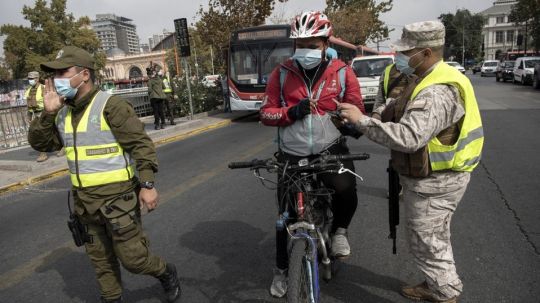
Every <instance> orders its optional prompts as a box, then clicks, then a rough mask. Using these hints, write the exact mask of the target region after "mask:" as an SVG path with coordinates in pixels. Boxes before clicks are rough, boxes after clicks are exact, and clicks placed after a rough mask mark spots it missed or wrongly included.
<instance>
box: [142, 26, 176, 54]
mask: <svg viewBox="0 0 540 303" xmlns="http://www.w3.org/2000/svg"><path fill="white" fill-rule="evenodd" d="M171 34H172V32H169V31H168V30H166V29H164V30H163V33H161V34H154V35H152V36H151V37H148V46H149V47H150V49H153V48H154V47H156V45H158V44H159V43H160V42H161V41H162V40H163V39H165V38H167V37H168V36H170V35H171Z"/></svg>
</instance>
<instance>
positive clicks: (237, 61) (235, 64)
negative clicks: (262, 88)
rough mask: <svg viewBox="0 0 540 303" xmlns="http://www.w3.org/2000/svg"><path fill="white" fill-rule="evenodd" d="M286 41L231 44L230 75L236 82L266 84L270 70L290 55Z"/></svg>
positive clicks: (290, 46)
mask: <svg viewBox="0 0 540 303" xmlns="http://www.w3.org/2000/svg"><path fill="white" fill-rule="evenodd" d="M292 51H293V50H292V45H291V43H286V42H264V43H242V44H238V45H232V46H231V53H230V56H231V60H230V62H231V65H230V77H231V80H232V81H234V82H235V83H237V84H244V85H266V82H268V77H269V75H270V73H271V72H272V70H273V69H274V68H275V67H276V66H277V65H278V64H279V63H281V62H283V61H285V60H286V59H287V58H289V57H291V56H292Z"/></svg>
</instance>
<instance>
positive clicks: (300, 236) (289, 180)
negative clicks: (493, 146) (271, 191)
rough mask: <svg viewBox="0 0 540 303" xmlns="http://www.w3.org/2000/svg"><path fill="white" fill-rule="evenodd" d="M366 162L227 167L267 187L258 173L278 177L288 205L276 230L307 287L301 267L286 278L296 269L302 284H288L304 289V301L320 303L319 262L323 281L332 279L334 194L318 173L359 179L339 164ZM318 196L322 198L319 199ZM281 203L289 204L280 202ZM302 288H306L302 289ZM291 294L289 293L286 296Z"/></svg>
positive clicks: (337, 158)
mask: <svg viewBox="0 0 540 303" xmlns="http://www.w3.org/2000/svg"><path fill="white" fill-rule="evenodd" d="M368 158H369V155H368V154H354V155H319V156H318V157H317V158H315V159H313V160H312V161H308V160H307V159H301V160H300V161H299V162H298V164H290V163H289V162H286V163H281V162H278V161H275V160H273V159H267V160H257V159H254V160H252V161H250V162H232V163H230V164H229V168H231V169H236V168H250V169H252V170H253V171H254V174H255V176H256V177H257V178H258V179H260V180H261V182H262V183H263V185H264V186H266V185H265V182H266V181H268V182H271V183H274V184H276V183H275V182H272V181H270V180H268V179H266V178H264V177H262V176H261V175H260V173H259V170H260V169H265V170H267V171H268V172H277V173H278V183H277V184H278V188H280V186H282V187H281V189H282V190H283V193H280V191H281V190H279V191H278V193H280V194H279V197H278V202H286V203H287V204H285V207H284V211H283V213H282V214H280V217H279V219H278V220H277V222H276V226H277V227H279V228H286V230H287V233H288V234H289V236H290V237H289V241H288V242H289V243H288V246H289V250H288V251H289V257H290V258H289V259H291V256H292V255H294V256H295V260H300V259H299V258H301V262H302V264H304V263H305V264H304V265H305V271H306V273H305V276H307V277H306V278H307V281H308V282H309V285H305V284H302V281H303V279H302V278H301V277H303V276H304V273H303V272H304V269H303V268H297V266H296V264H300V263H298V262H293V263H290V264H289V275H292V273H291V270H292V267H295V268H296V270H294V271H293V272H295V273H297V274H296V276H297V277H298V278H299V279H302V280H297V279H294V280H289V282H290V283H291V281H300V285H301V287H302V288H301V292H302V293H303V294H306V293H305V292H304V291H305V290H306V288H307V292H308V293H307V297H308V299H309V302H310V303H319V302H320V285H319V259H320V260H321V264H322V276H323V278H324V279H325V280H329V279H331V276H332V271H331V260H330V258H329V257H328V247H327V243H328V242H329V235H328V231H329V227H330V225H331V222H332V217H333V216H331V212H330V210H329V209H330V203H331V195H332V194H333V191H332V190H330V189H328V188H326V187H325V186H324V185H322V186H321V182H320V180H318V178H317V175H318V174H321V173H337V174H341V173H351V174H353V175H354V176H356V177H358V178H360V179H361V177H360V176H359V175H357V174H356V173H354V172H353V171H351V170H349V169H346V168H344V166H343V163H342V161H354V160H367V159H368ZM321 196H324V197H325V198H324V199H322V198H321ZM280 199H289V200H285V201H282V200H280ZM291 202H293V203H291ZM319 202H321V203H322V205H321V203H319ZM280 209H281V208H280ZM289 210H292V211H294V212H295V213H296V217H295V218H292V219H294V222H291V221H292V220H290V219H291V218H289V213H288V211H289ZM317 211H318V212H319V213H317ZM295 240H302V241H305V244H306V245H305V246H295V243H303V242H294V241H295ZM292 249H294V252H293V251H291V250H292ZM298 273H300V274H298ZM289 277H290V276H289ZM306 284H308V283H306ZM296 285H298V284H296ZM304 286H307V287H305V288H304ZM297 287H298V286H297ZM290 288H292V286H290ZM295 289H296V288H295ZM291 290H292V289H289V294H288V296H289V295H290V291H291ZM293 298H295V297H293ZM303 298H305V297H303Z"/></svg>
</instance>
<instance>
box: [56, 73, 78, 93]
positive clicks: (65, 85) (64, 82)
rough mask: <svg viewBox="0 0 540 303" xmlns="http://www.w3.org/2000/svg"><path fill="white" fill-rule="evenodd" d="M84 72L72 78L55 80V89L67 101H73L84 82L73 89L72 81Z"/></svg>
mask: <svg viewBox="0 0 540 303" xmlns="http://www.w3.org/2000/svg"><path fill="white" fill-rule="evenodd" d="M82 72H83V71H80V72H78V73H77V74H76V75H74V76H73V77H71V78H54V87H55V88H56V92H57V93H58V94H59V95H60V96H62V97H64V98H66V99H73V98H74V97H75V95H77V91H78V90H79V87H81V85H82V84H83V83H84V81H83V82H81V84H79V86H77V87H71V84H70V81H71V79H73V78H74V77H75V76H77V75H79V74H80V73H82Z"/></svg>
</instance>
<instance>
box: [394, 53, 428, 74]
mask: <svg viewBox="0 0 540 303" xmlns="http://www.w3.org/2000/svg"><path fill="white" fill-rule="evenodd" d="M423 51H424V50H421V51H418V52H417V53H415V54H414V55H412V56H410V57H409V56H407V55H404V54H403V53H401V52H398V53H397V55H396V68H397V70H398V71H399V72H400V73H402V74H405V75H407V76H410V75H412V74H413V73H414V71H415V70H416V68H417V67H418V66H420V65H421V64H422V63H424V61H422V62H420V63H418V64H417V65H416V66H415V67H411V66H410V65H409V61H410V60H411V58H412V57H414V56H416V55H418V54H420V53H421V52H423Z"/></svg>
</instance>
